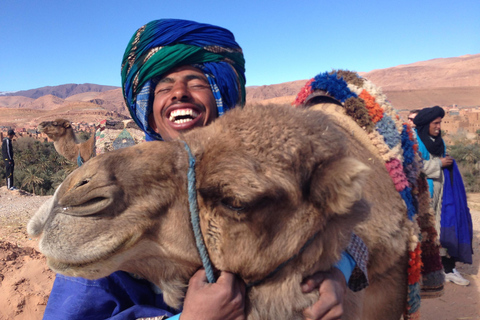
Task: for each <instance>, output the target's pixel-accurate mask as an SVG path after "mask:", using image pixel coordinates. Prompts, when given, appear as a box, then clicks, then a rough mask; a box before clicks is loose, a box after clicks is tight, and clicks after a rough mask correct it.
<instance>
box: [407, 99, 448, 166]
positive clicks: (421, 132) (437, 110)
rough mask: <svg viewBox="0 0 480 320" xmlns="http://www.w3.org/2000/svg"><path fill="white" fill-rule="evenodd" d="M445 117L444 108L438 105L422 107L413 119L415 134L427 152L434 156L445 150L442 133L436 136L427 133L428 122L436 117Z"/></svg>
mask: <svg viewBox="0 0 480 320" xmlns="http://www.w3.org/2000/svg"><path fill="white" fill-rule="evenodd" d="M443 117H445V110H443V109H442V108H441V107H439V106H435V107H431V108H424V109H422V110H420V111H419V112H418V114H417V115H416V116H415V118H414V119H413V123H414V124H415V125H416V130H417V135H418V137H419V138H420V140H422V142H423V144H424V145H425V147H426V148H427V150H428V152H429V153H431V154H433V155H434V156H437V157H440V156H442V155H443V153H444V151H445V143H444V142H443V139H442V133H441V132H440V133H439V135H438V136H436V137H432V136H431V135H430V133H429V128H430V123H432V122H433V121H434V120H435V119H437V118H442V119H443Z"/></svg>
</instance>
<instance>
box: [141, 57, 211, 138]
mask: <svg viewBox="0 0 480 320" xmlns="http://www.w3.org/2000/svg"><path fill="white" fill-rule="evenodd" d="M216 117H217V105H216V102H215V98H214V97H213V93H212V90H211V89H210V85H209V83H208V80H207V78H206V77H205V75H204V74H203V72H201V71H200V70H199V69H197V68H194V67H191V66H182V67H178V68H174V69H172V70H171V71H170V72H169V73H167V74H165V75H164V76H163V78H162V79H161V80H160V81H159V82H158V84H157V86H156V87H155V98H154V100H153V112H152V114H151V115H150V117H149V119H148V120H149V121H148V122H149V124H150V126H151V127H152V129H153V130H155V132H157V133H158V134H160V135H161V136H162V138H163V139H164V140H165V141H169V140H172V139H175V138H177V137H178V136H179V135H180V132H182V131H186V130H190V129H192V128H194V127H203V126H206V125H208V124H209V123H210V122H212V121H213V120H214V119H215V118H216Z"/></svg>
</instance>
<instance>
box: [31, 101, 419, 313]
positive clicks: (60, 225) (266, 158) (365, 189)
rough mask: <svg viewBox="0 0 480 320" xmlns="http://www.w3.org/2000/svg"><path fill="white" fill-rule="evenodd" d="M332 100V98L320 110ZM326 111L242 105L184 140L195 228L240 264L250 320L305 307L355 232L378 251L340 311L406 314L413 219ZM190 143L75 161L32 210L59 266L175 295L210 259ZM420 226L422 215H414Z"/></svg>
mask: <svg viewBox="0 0 480 320" xmlns="http://www.w3.org/2000/svg"><path fill="white" fill-rule="evenodd" d="M331 108H333V109H334V108H336V106H335V105H333V104H325V105H323V106H319V107H318V109H328V110H330V109H331ZM349 125H350V124H349V123H347V124H346V125H345V124H343V123H341V121H340V120H339V118H337V117H334V116H329V115H327V114H326V112H321V111H313V110H303V109H302V110H301V109H294V108H291V107H280V106H276V107H269V106H266V107H260V106H258V107H255V108H252V107H245V108H244V109H234V110H231V111H229V112H228V113H227V114H226V115H224V116H223V117H221V118H219V119H217V120H216V121H215V122H214V123H213V124H211V125H210V126H208V127H204V128H198V129H195V130H193V131H191V132H189V133H187V134H185V135H184V136H183V137H182V139H183V141H185V143H186V144H187V145H188V146H189V147H190V148H191V150H192V154H193V156H194V158H195V159H196V164H195V167H194V172H195V174H196V185H195V187H196V196H197V202H198V211H199V219H200V227H201V231H202V234H203V239H204V242H205V245H206V248H207V250H208V254H209V257H210V259H211V261H212V263H213V266H214V267H215V268H216V269H219V270H226V271H230V272H233V273H236V274H238V275H239V276H240V277H241V278H242V279H243V280H244V281H245V283H247V285H248V284H251V286H248V289H247V307H246V308H247V317H248V319H302V318H303V317H302V310H303V309H304V308H306V307H308V306H310V305H311V304H312V303H313V302H315V301H317V299H318V293H317V292H313V293H310V294H303V293H302V292H301V288H300V283H301V282H302V280H303V279H304V278H305V277H308V276H309V275H312V274H314V273H315V272H317V271H324V270H329V269H330V268H331V267H332V266H333V265H334V264H335V263H336V261H338V259H339V258H340V255H341V252H342V251H343V250H344V249H345V247H346V246H347V244H348V242H349V239H350V236H351V233H352V231H354V232H355V233H356V234H357V235H359V236H360V237H361V238H362V239H363V240H364V241H365V243H366V245H367V246H368V248H369V252H370V260H369V263H368V276H369V280H370V286H369V287H368V288H367V289H366V290H363V291H361V292H358V293H353V292H351V291H348V293H347V296H346V302H345V305H344V308H345V315H344V317H343V319H394V320H398V319H400V318H401V316H402V313H403V312H404V309H405V306H406V297H407V262H408V254H407V251H408V250H407V247H408V246H409V244H410V241H411V239H410V237H411V235H412V234H414V233H415V228H416V226H415V223H414V222H412V221H410V220H409V219H408V218H407V216H406V206H405V203H404V202H403V200H402V198H401V197H400V195H399V193H398V192H397V190H396V189H395V186H394V183H393V182H392V179H391V177H390V176H389V173H388V172H387V169H386V168H385V162H384V161H382V158H381V156H380V155H379V153H378V151H377V150H376V149H375V148H373V147H371V146H370V145H369V144H371V141H370V140H369V139H368V136H367V133H365V132H364V131H363V130H358V131H355V132H352V131H351V128H350V127H349ZM188 170H189V155H188V153H187V151H186V149H185V145H184V142H182V141H172V142H149V143H144V144H140V145H137V146H134V147H129V148H124V149H120V150H116V151H113V152H110V153H105V154H103V155H99V156H97V157H96V158H94V159H92V160H90V161H89V162H87V163H86V164H85V165H84V166H82V167H80V168H79V169H77V170H75V171H74V172H73V173H72V174H71V175H70V176H69V177H67V179H66V180H65V181H64V182H63V183H62V185H61V186H60V187H59V188H58V190H57V191H56V193H55V195H54V197H52V198H51V200H49V201H48V202H47V203H45V204H44V205H43V206H42V208H40V209H39V211H38V212H37V213H36V214H35V216H34V217H33V218H32V220H31V221H30V222H29V225H28V231H29V233H30V234H32V235H39V234H42V236H41V240H40V249H41V251H42V252H43V253H44V254H45V255H46V256H47V259H48V264H49V266H50V267H51V268H52V269H53V270H54V271H55V272H58V273H63V274H66V275H70V276H79V277H85V278H89V279H96V278H100V277H104V276H107V275H109V274H111V273H112V272H114V271H117V270H124V271H127V272H132V273H135V274H138V275H140V276H142V277H144V278H146V279H148V280H150V281H151V282H153V283H155V284H156V285H157V286H159V287H160V288H161V289H162V291H163V293H164V299H165V301H166V303H167V304H169V305H171V306H173V307H179V306H180V304H181V301H182V299H183V297H184V293H185V290H186V287H187V285H188V280H189V278H190V277H191V276H192V274H193V273H194V272H195V271H196V270H197V269H198V268H199V267H200V266H202V261H201V258H200V255H199V253H198V250H197V248H196V245H195V237H194V232H193V231H192V226H191V223H190V213H189V204H188V203H189V201H188V190H187V185H188V179H187V172H188ZM417 227H418V226H417Z"/></svg>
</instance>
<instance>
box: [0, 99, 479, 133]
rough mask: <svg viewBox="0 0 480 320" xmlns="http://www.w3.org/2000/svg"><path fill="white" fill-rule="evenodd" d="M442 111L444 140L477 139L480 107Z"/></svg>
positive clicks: (87, 127)
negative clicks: (443, 115)
mask: <svg viewBox="0 0 480 320" xmlns="http://www.w3.org/2000/svg"><path fill="white" fill-rule="evenodd" d="M443 109H444V110H445V113H446V115H445V118H443V122H442V131H444V132H445V133H446V137H445V138H446V139H448V138H451V137H452V136H454V135H458V134H463V135H464V136H465V137H466V138H468V139H475V138H478V136H479V133H480V107H466V108H459V107H457V106H456V105H452V106H448V107H443ZM399 115H400V117H401V118H402V119H403V120H404V121H406V119H407V117H408V111H405V110H402V111H400V112H399ZM72 126H73V129H74V130H75V131H76V132H78V131H88V132H91V131H93V130H94V129H95V123H93V122H90V123H87V122H74V123H72ZM9 129H14V130H15V133H16V134H17V137H16V138H20V137H31V138H34V139H36V140H39V141H42V142H51V140H50V139H49V138H48V137H47V135H46V134H44V133H40V132H38V131H37V128H36V127H35V126H30V127H25V128H13V127H10V126H1V125H0V138H1V139H2V140H3V138H4V137H6V136H7V131H8V130H9ZM14 140H15V138H14ZM448 140H450V139H448Z"/></svg>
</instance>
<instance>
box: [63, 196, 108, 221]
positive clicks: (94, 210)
mask: <svg viewBox="0 0 480 320" xmlns="http://www.w3.org/2000/svg"><path fill="white" fill-rule="evenodd" d="M112 204H113V199H112V198H107V197H95V198H92V199H89V200H87V201H85V202H83V203H81V204H76V205H62V204H61V203H59V205H60V206H62V209H61V213H63V214H66V215H69V216H82V217H85V216H93V215H97V214H100V212H101V211H103V210H105V209H106V208H108V207H109V206H110V205H112Z"/></svg>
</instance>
